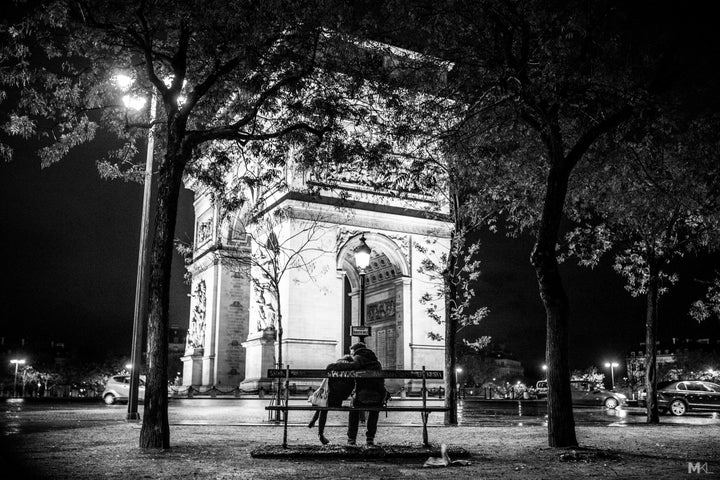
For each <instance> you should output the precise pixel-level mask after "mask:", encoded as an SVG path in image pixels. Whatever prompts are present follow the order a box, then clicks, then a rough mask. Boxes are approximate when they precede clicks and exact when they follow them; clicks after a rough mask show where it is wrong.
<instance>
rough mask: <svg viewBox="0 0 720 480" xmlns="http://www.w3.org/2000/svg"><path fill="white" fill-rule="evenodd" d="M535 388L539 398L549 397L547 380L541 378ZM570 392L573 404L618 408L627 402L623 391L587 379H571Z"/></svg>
mask: <svg viewBox="0 0 720 480" xmlns="http://www.w3.org/2000/svg"><path fill="white" fill-rule="evenodd" d="M535 388H536V395H537V397H538V398H545V397H547V380H540V381H539V382H537V384H536V386H535ZM570 393H571V395H572V403H573V405H598V406H604V407H605V408H616V407H620V406H624V405H625V404H626V403H627V397H626V396H625V395H623V394H622V393H616V392H611V391H609V390H604V389H602V388H598V387H597V386H596V385H595V384H594V383H593V382H589V381H587V380H571V381H570Z"/></svg>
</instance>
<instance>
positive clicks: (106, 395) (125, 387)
mask: <svg viewBox="0 0 720 480" xmlns="http://www.w3.org/2000/svg"><path fill="white" fill-rule="evenodd" d="M129 397H130V375H115V376H114V377H111V378H110V380H108V382H107V385H106V386H105V390H103V393H102V399H103V401H104V402H105V403H106V404H108V405H112V404H114V403H117V402H127V401H128V399H129ZM144 399H145V375H140V385H139V386H138V400H144Z"/></svg>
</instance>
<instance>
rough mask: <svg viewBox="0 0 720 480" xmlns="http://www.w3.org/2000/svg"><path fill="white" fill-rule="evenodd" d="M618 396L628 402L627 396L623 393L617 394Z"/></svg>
mask: <svg viewBox="0 0 720 480" xmlns="http://www.w3.org/2000/svg"><path fill="white" fill-rule="evenodd" d="M616 395H617V397H618V398H620V399H622V400H627V396H625V395H624V394H622V393H618V394H616Z"/></svg>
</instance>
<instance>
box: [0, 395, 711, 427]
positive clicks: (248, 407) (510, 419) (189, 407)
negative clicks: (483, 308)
mask: <svg viewBox="0 0 720 480" xmlns="http://www.w3.org/2000/svg"><path fill="white" fill-rule="evenodd" d="M292 402H293V403H298V404H305V401H304V400H301V399H298V400H292ZM431 402H437V403H439V401H438V400H433V401H431ZM393 403H394V404H397V405H400V404H405V405H407V404H418V403H419V401H418V400H393ZM267 404H268V399H235V398H232V399H230V398H228V399H220V398H218V399H202V398H194V399H172V400H171V401H170V408H169V419H170V423H171V424H174V425H268V424H269V423H272V422H269V421H268V420H269V419H268V412H266V411H265V409H264V407H265V406H266V405H267ZM488 405H489V404H488V403H486V402H478V401H470V400H465V401H462V402H461V404H460V409H459V423H460V425H465V426H473V425H477V426H483V425H485V426H537V425H545V422H546V418H545V412H544V411H541V410H542V409H539V408H535V411H532V410H533V409H532V408H528V406H527V405H526V407H525V409H524V412H520V411H518V408H517V406H518V402H507V403H505V404H504V405H503V406H506V407H507V408H505V409H502V408H499V407H498V406H497V402H494V403H493V404H491V405H490V407H491V408H488ZM0 406H1V408H2V410H1V411H2V416H1V417H0V435H2V436H8V435H12V434H17V433H27V432H31V431H47V430H50V429H54V428H67V427H68V426H77V427H82V426H89V425H92V424H112V423H113V422H125V418H126V414H127V406H126V405H110V406H108V405H104V404H102V403H99V402H98V403H70V402H63V403H45V402H43V403H35V402H25V401H22V400H19V401H18V400H8V401H6V402H4V403H2V404H0ZM140 412H141V413H142V406H140ZM521 413H522V415H521ZM310 416H311V415H310V412H293V413H291V414H290V417H289V423H291V424H294V425H302V424H305V423H306V422H307V421H308V420H309V418H310ZM345 421H346V420H345V416H344V414H342V413H340V412H331V413H330V415H329V418H328V424H329V425H331V426H332V425H336V426H338V425H342V424H344V423H345ZM380 421H381V422H382V423H387V424H393V425H398V424H399V425H418V424H420V423H421V421H420V415H419V414H417V413H399V412H393V413H390V414H389V415H388V416H387V417H386V416H385V415H381V417H380ZM442 421H443V417H442V415H440V414H437V413H435V414H432V415H431V416H430V421H429V424H430V425H431V426H432V425H441V424H442ZM575 421H576V423H577V424H578V425H594V426H602V425H604V426H608V427H623V426H629V425H632V424H636V423H644V422H645V412H644V409H641V408H637V407H630V408H620V409H616V410H605V409H604V408H601V407H578V408H576V409H575ZM661 422H662V423H665V424H668V423H670V424H681V425H720V414H718V413H695V414H688V415H685V416H683V417H673V416H668V415H664V416H662V417H661Z"/></svg>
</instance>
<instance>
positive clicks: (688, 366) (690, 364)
mask: <svg viewBox="0 0 720 480" xmlns="http://www.w3.org/2000/svg"><path fill="white" fill-rule="evenodd" d="M656 345H657V359H656V366H657V371H658V380H671V379H675V378H681V377H684V376H698V375H702V374H703V373H706V372H707V371H709V370H713V371H715V370H717V369H718V367H720V365H717V362H719V361H720V340H717V339H710V338H700V339H691V338H685V339H681V338H672V339H670V341H666V342H657V344H656ZM625 362H626V364H627V372H628V380H629V381H630V383H631V385H633V386H642V385H644V383H645V378H644V375H645V343H644V342H642V343H640V345H639V348H638V349H636V350H633V351H631V352H630V353H629V354H628V356H627V357H626V358H625Z"/></svg>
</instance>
